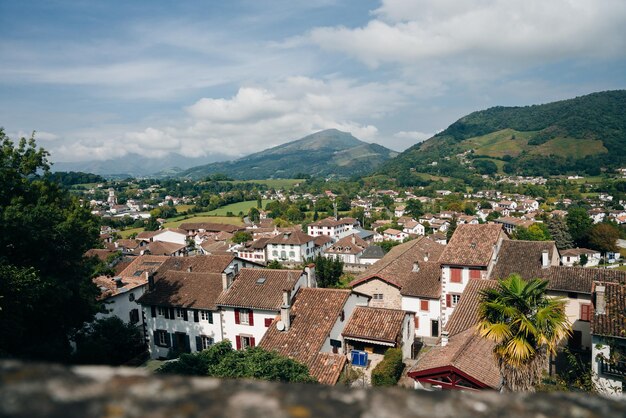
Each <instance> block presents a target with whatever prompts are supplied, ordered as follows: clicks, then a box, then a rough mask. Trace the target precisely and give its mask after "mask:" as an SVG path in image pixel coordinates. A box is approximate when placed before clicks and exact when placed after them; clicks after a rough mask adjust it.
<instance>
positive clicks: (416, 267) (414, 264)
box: [413, 261, 420, 273]
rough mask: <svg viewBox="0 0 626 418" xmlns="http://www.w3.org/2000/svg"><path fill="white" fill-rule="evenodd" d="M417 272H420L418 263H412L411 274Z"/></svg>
mask: <svg viewBox="0 0 626 418" xmlns="http://www.w3.org/2000/svg"><path fill="white" fill-rule="evenodd" d="M418 271H420V263H418V262H417V261H414V262H413V272H414V273H417V272H418Z"/></svg>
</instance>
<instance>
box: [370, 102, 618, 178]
mask: <svg viewBox="0 0 626 418" xmlns="http://www.w3.org/2000/svg"><path fill="white" fill-rule="evenodd" d="M481 160H482V161H485V160H486V161H491V162H493V163H495V165H496V166H497V167H498V169H499V171H501V172H505V173H510V174H521V175H555V174H565V173H587V174H597V173H599V172H600V170H601V169H602V168H606V169H613V168H616V167H618V166H623V165H626V90H616V91H607V92H600V93H593V94H589V95H587V96H582V97H577V98H575V99H570V100H563V101H559V102H553V103H548V104H542V105H533V106H525V107H493V108H490V109H487V110H482V111H479V112H474V113H471V114H469V115H467V116H465V117H463V118H461V119H459V120H458V121H456V122H454V123H453V124H452V125H450V126H449V127H448V128H447V129H446V130H444V131H443V132H440V133H439V134H437V135H435V136H434V137H432V138H430V139H429V140H427V141H425V142H423V143H420V144H417V145H414V146H412V147H411V148H409V149H407V150H406V151H404V152H403V153H401V154H400V155H398V157H396V158H395V159H393V160H392V161H389V162H388V163H386V164H384V165H383V166H382V167H381V169H380V171H381V172H382V173H384V174H388V175H391V176H394V177H396V178H398V180H399V181H401V182H402V183H407V184H409V183H411V182H412V178H413V177H416V175H415V174H414V173H420V172H421V173H430V174H437V175H446V176H453V177H462V176H463V175H464V174H465V173H467V170H468V169H469V170H474V169H476V168H478V169H479V171H480V164H478V165H477V164H476V162H477V161H481ZM477 166H478V167H477Z"/></svg>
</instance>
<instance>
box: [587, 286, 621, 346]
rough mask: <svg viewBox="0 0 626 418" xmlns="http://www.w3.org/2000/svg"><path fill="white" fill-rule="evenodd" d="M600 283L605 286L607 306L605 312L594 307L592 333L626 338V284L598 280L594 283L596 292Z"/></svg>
mask: <svg viewBox="0 0 626 418" xmlns="http://www.w3.org/2000/svg"><path fill="white" fill-rule="evenodd" d="M599 285H603V286H604V289H605V290H604V291H605V296H604V300H605V302H606V306H605V309H604V313H597V310H596V309H595V308H594V312H593V313H594V314H593V315H592V319H591V333H592V334H593V335H604V336H607V337H616V338H626V284H624V283H611V282H596V283H594V292H595V290H596V288H597V286H599ZM596 294H597V293H596ZM596 300H597V297H596Z"/></svg>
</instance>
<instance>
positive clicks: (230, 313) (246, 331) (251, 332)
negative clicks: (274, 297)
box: [222, 307, 280, 348]
mask: <svg viewBox="0 0 626 418" xmlns="http://www.w3.org/2000/svg"><path fill="white" fill-rule="evenodd" d="M278 315H280V312H279V311H270V310H262V309H252V316H253V321H252V322H253V325H245V324H237V323H236V322H235V308H230V307H223V308H222V327H223V330H224V339H225V340H226V339H227V340H230V342H231V344H232V346H233V348H237V345H236V337H237V336H238V335H243V336H247V337H254V344H255V346H256V345H258V344H259V343H260V342H261V339H262V338H263V336H264V335H265V333H266V332H267V329H268V327H266V326H265V320H266V319H271V320H273V319H274V318H276V316H278Z"/></svg>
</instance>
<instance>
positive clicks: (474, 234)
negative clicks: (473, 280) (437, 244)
mask: <svg viewBox="0 0 626 418" xmlns="http://www.w3.org/2000/svg"><path fill="white" fill-rule="evenodd" d="M504 236H505V235H504V231H503V229H502V226H501V225H495V224H484V225H480V224H477V225H474V224H462V225H459V226H457V228H456V230H455V231H454V234H453V235H452V238H451V239H450V242H449V243H448V245H447V246H446V248H445V250H444V251H443V254H442V255H441V258H440V259H439V261H440V262H441V264H447V265H458V266H487V265H489V262H490V261H491V256H492V255H493V251H494V247H495V245H496V244H497V242H498V240H499V239H500V238H502V237H504Z"/></svg>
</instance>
